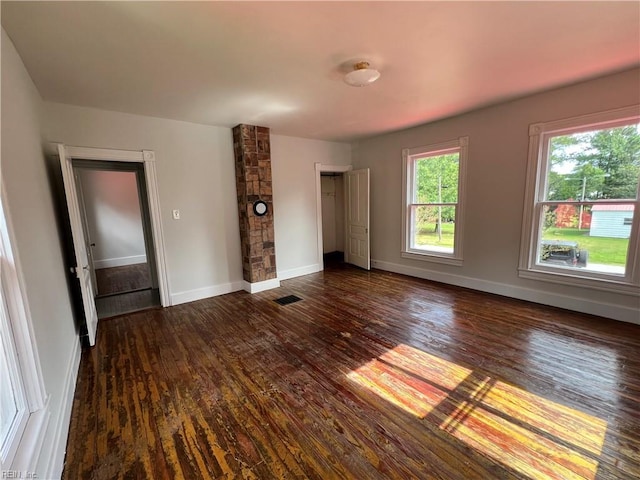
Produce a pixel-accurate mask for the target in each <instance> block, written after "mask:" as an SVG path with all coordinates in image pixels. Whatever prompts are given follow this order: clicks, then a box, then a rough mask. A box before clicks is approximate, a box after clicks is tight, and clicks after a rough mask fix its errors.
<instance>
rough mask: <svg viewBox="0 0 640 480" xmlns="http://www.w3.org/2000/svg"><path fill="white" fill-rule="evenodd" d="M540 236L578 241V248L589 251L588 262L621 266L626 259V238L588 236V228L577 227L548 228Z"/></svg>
mask: <svg viewBox="0 0 640 480" xmlns="http://www.w3.org/2000/svg"><path fill="white" fill-rule="evenodd" d="M542 238H543V240H562V241H571V242H578V245H580V250H587V251H588V252H589V263H603V264H605V265H621V266H623V265H624V264H625V263H626V261H627V247H628V246H629V239H628V238H605V237H590V236H589V230H584V229H583V230H578V229H577V228H549V229H547V230H545V231H544V232H543V234H542Z"/></svg>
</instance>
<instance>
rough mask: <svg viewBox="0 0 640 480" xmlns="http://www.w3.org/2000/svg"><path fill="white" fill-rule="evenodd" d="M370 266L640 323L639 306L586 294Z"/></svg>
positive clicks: (403, 267)
mask: <svg viewBox="0 0 640 480" xmlns="http://www.w3.org/2000/svg"><path fill="white" fill-rule="evenodd" d="M371 266H372V267H374V268H378V269H380V270H386V271H388V272H394V273H400V274H403V275H409V276H411V277H417V278H424V279H426V280H433V281H435V282H442V283H447V284H450V285H457V286H459V287H466V288H471V289H473V290H479V291H481V292H487V293H495V294H497V295H503V296H505V297H511V298H517V299H519V300H526V301H529V302H534V303H541V304H543V305H550V306H552V307H559V308H566V309H567V310H573V311H576V312H581V313H588V314H591V315H599V316H601V317H606V318H611V319H613V320H620V321H622V322H628V323H635V324H638V325H640V318H638V310H636V309H634V308H629V307H623V306H620V305H614V304H611V303H603V302H595V301H593V300H589V299H586V298H580V297H573V296H569V295H560V294H557V293H551V292H541V291H539V290H534V289H531V288H523V287H516V286H514V285H507V284H504V283H498V282H492V281H489V280H481V279H478V278H472V277H465V276H462V275H454V274H451V273H444V272H436V271H433V270H425V269H422V268H416V267H409V266H406V265H400V264H397V263H391V262H385V261H381V260H371Z"/></svg>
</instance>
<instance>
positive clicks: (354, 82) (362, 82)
mask: <svg viewBox="0 0 640 480" xmlns="http://www.w3.org/2000/svg"><path fill="white" fill-rule="evenodd" d="M378 78H380V72H379V71H378V70H376V69H374V68H369V62H358V63H356V64H355V65H354V66H353V71H352V72H349V73H347V74H346V75H345V76H344V81H345V82H346V83H348V84H349V85H351V86H352V87H365V86H367V85H370V84H372V83H373V82H375V81H376V80H377V79H378Z"/></svg>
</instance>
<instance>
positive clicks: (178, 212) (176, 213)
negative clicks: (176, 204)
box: [173, 210, 180, 220]
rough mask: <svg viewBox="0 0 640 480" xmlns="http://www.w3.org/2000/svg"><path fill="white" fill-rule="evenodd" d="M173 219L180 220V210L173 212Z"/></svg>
mask: <svg viewBox="0 0 640 480" xmlns="http://www.w3.org/2000/svg"><path fill="white" fill-rule="evenodd" d="M173 219H174V220H180V210H173Z"/></svg>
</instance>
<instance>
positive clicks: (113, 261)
mask: <svg viewBox="0 0 640 480" xmlns="http://www.w3.org/2000/svg"><path fill="white" fill-rule="evenodd" d="M138 263H147V256H146V255H132V256H130V257H119V258H105V259H104V260H94V261H93V266H94V267H95V268H96V270H97V269H98V268H111V267H124V266H125V265H137V264H138Z"/></svg>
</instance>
